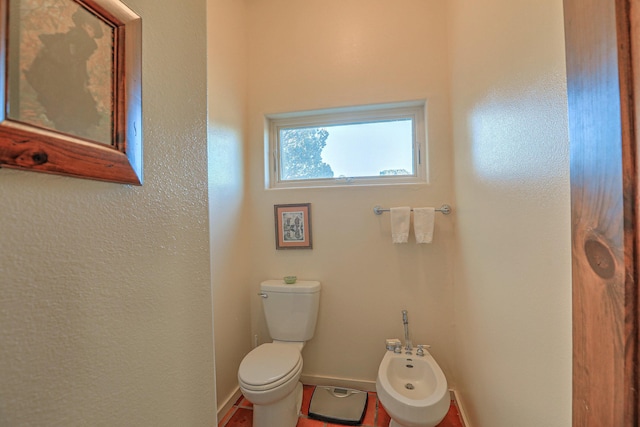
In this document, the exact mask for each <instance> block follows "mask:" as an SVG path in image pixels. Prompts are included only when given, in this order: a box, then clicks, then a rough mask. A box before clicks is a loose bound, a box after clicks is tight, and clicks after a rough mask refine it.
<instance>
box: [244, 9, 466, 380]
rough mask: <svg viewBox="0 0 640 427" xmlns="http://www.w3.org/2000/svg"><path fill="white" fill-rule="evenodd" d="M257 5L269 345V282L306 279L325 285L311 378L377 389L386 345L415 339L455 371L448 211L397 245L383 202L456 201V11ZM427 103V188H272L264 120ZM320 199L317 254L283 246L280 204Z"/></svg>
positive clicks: (309, 358)
mask: <svg viewBox="0 0 640 427" xmlns="http://www.w3.org/2000/svg"><path fill="white" fill-rule="evenodd" d="M402 3H403V7H398V3H397V2H389V1H386V0H351V1H343V0H329V1H328V0H307V1H303V2H301V1H298V0H256V1H249V2H247V5H248V22H247V28H248V41H249V50H248V58H249V74H248V77H249V79H248V85H249V91H248V99H249V103H248V150H249V151H248V154H249V157H248V165H249V175H248V176H249V182H248V184H249V191H250V197H251V200H252V201H253V206H252V209H251V217H250V223H251V224H253V228H252V235H251V246H252V252H251V259H252V266H251V276H250V277H251V287H252V293H251V294H250V297H251V306H252V312H253V333H257V334H258V335H259V340H260V342H265V341H269V336H268V334H267V332H266V329H265V328H264V324H263V319H262V312H261V308H260V305H259V304H260V301H259V298H258V297H257V296H256V295H255V294H256V292H257V290H258V286H259V283H260V281H262V280H265V279H270V278H279V277H282V276H284V275H289V274H294V275H297V276H298V277H299V278H302V279H317V280H320V281H321V282H322V286H323V287H322V293H321V301H320V314H319V318H318V325H317V329H316V335H315V337H314V338H313V339H312V340H311V341H310V342H309V343H308V344H307V347H306V348H305V349H304V350H303V356H304V371H303V375H305V378H306V379H307V380H308V379H309V378H311V379H313V380H315V381H321V380H322V378H323V377H328V378H330V380H328V381H329V382H330V383H333V384H335V383H336V379H350V380H355V381H362V382H364V383H365V384H368V385H369V386H372V385H373V382H374V381H375V377H376V374H377V369H378V366H379V363H380V360H381V358H382V356H383V353H384V340H385V338H392V337H399V338H400V337H402V334H403V328H402V321H401V320H402V317H401V310H402V309H407V310H408V311H409V319H410V327H411V333H412V337H413V340H414V342H415V343H428V344H432V345H433V347H432V352H433V353H434V355H435V356H436V358H438V360H439V361H440V362H441V365H442V366H443V368H444V369H445V371H446V373H447V374H448V375H449V378H450V379H451V380H452V382H453V379H454V375H453V359H454V354H453V311H452V309H453V289H452V263H453V237H452V236H453V224H454V221H455V220H454V217H455V215H454V216H450V217H445V216H442V215H439V216H438V217H437V221H436V230H435V237H434V242H433V244H430V245H416V244H415V241H414V240H413V238H411V241H410V243H408V244H405V245H393V244H392V243H391V235H390V226H389V216H388V214H385V215H382V216H376V215H374V214H373V212H372V208H373V207H374V206H375V205H377V204H380V205H383V206H386V207H389V206H404V205H410V206H440V205H441V204H442V203H452V201H453V200H452V199H453V194H452V185H451V174H452V172H451V140H450V122H449V108H450V106H449V91H448V86H449V71H448V68H447V66H448V60H447V40H446V5H445V3H444V2H442V1H439V0H403V1H402ZM415 99H427V100H428V127H429V129H428V139H429V141H428V143H429V155H430V156H431V159H432V160H431V161H430V178H431V183H430V184H429V185H420V186H406V185H405V186H397V187H350V186H345V187H344V188H331V189H326V188H314V189H308V190H291V189H289V190H265V189H264V160H263V153H264V149H263V148H264V138H263V132H264V128H263V124H264V123H263V122H264V115H265V114H269V113H280V112H288V111H297V110H308V109H319V108H329V107H341V106H349V105H361V104H371V103H384V102H394V101H404V100H415ZM296 202H310V203H311V204H312V225H313V246H314V247H313V249H312V250H280V251H277V250H276V249H275V242H274V229H273V224H274V217H273V205H274V204H281V203H296Z"/></svg>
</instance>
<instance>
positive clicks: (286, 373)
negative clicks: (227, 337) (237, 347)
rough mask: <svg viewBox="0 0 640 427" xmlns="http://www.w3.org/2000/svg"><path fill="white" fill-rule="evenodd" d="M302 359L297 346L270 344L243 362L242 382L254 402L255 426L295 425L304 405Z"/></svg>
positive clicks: (243, 392) (251, 353)
mask: <svg viewBox="0 0 640 427" xmlns="http://www.w3.org/2000/svg"><path fill="white" fill-rule="evenodd" d="M301 373H302V356H301V354H300V349H299V348H298V346H297V345H288V344H286V343H267V344H262V345H260V346H258V347H256V348H255V349H253V350H252V351H251V352H250V353H249V354H247V356H246V357H245V358H244V359H243V360H242V363H240V368H239V369H238V382H239V384H240V390H241V391H242V394H243V395H244V397H245V398H247V400H248V401H249V402H251V403H253V411H254V423H253V425H254V427H268V426H275V425H282V426H289V425H291V426H295V425H296V423H297V421H298V413H299V411H300V406H301V404H302V384H301V383H300V381H299V379H300V374H301Z"/></svg>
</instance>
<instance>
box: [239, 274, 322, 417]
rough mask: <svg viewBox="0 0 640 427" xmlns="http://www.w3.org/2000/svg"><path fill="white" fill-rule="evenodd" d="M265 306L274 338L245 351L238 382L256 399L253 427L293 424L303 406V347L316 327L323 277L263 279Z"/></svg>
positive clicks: (270, 331) (244, 392)
mask: <svg viewBox="0 0 640 427" xmlns="http://www.w3.org/2000/svg"><path fill="white" fill-rule="evenodd" d="M260 291H261V292H260V293H259V294H258V295H260V296H261V297H262V305H263V308H264V312H265V318H266V320H267V326H268V328H269V334H270V335H271V337H272V338H273V342H271V343H266V344H262V345H260V346H258V347H256V348H254V349H253V350H251V351H250V352H249V354H247V355H246V356H245V357H244V359H242V362H241V363H240V367H239V369H238V384H239V386H240V391H241V392H242V394H243V395H244V397H245V398H246V399H247V400H248V401H249V402H251V403H252V404H253V427H295V426H296V424H297V423H298V415H299V413H300V407H301V406H302V383H300V381H299V380H300V375H301V374H302V354H301V351H302V348H303V347H304V344H305V342H306V341H307V340H309V339H311V338H312V337H313V334H314V330H315V326H316V318H317V315H318V303H319V297H320V282H316V281H300V282H297V283H295V284H287V283H284V282H283V281H282V280H267V281H265V282H262V283H261V284H260Z"/></svg>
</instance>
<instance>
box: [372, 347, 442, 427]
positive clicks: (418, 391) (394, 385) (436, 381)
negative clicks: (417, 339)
mask: <svg viewBox="0 0 640 427" xmlns="http://www.w3.org/2000/svg"><path fill="white" fill-rule="evenodd" d="M376 392H377V393H378V398H379V399H380V402H381V403H382V406H384V408H385V410H386V411H387V413H388V414H389V416H390V417H391V420H392V421H394V422H395V424H394V423H392V424H391V425H392V426H393V425H400V426H406V427H435V426H436V425H438V423H440V421H442V420H443V419H444V417H445V415H447V412H448V410H449V406H450V405H451V398H450V396H449V390H448V388H447V379H446V377H445V376H444V373H443V372H442V369H440V366H438V363H437V362H436V361H435V359H434V358H433V356H431V354H430V353H429V352H428V351H425V355H424V356H417V355H405V354H398V353H394V352H393V351H387V352H386V353H385V355H384V357H383V359H382V362H380V368H379V369H378V378H377V379H376Z"/></svg>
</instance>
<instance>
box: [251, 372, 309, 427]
mask: <svg viewBox="0 0 640 427" xmlns="http://www.w3.org/2000/svg"><path fill="white" fill-rule="evenodd" d="M301 407H302V383H301V382H299V381H298V384H296V387H295V389H294V390H293V391H292V392H291V393H290V394H289V395H287V396H286V397H285V398H284V399H282V400H279V401H278V402H275V403H273V404H271V405H256V404H254V405H253V427H274V426H278V427H296V424H298V417H299V415H300V408H301Z"/></svg>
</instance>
